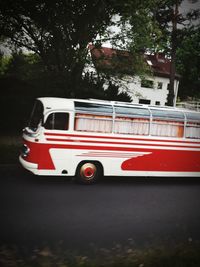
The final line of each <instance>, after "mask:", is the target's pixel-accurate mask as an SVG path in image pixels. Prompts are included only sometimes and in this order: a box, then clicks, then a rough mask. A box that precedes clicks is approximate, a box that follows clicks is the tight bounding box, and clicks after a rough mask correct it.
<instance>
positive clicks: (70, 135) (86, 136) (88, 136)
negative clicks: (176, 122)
mask: <svg viewBox="0 0 200 267" xmlns="http://www.w3.org/2000/svg"><path fill="white" fill-rule="evenodd" d="M44 134H45V135H47V136H63V137H82V138H97V139H119V140H136V141H154V142H174V143H186V144H187V143H194V144H200V142H199V141H197V142H196V141H191V140H185V139H181V140H180V139H179V140H174V139H173V140H169V139H156V137H155V139H152V138H151V139H149V138H148V137H149V136H148V135H147V136H146V137H147V138H137V137H136V138H134V137H132V138H131V137H117V136H109V135H108V136H94V135H81V134H62V133H44ZM166 138H169V137H166ZM170 138H171V137H170Z"/></svg>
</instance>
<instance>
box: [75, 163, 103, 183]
mask: <svg viewBox="0 0 200 267" xmlns="http://www.w3.org/2000/svg"><path fill="white" fill-rule="evenodd" d="M101 174H102V168H101V166H100V164H98V163H96V162H82V163H80V164H79V166H78V168H77V172H76V180H77V181H78V182H79V183H81V184H87V185H89V184H94V183H96V182H97V181H98V179H99V177H100V175H101Z"/></svg>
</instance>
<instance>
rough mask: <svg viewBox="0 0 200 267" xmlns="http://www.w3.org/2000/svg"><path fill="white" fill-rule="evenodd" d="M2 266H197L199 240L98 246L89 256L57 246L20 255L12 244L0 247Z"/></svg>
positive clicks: (199, 258)
mask: <svg viewBox="0 0 200 267" xmlns="http://www.w3.org/2000/svg"><path fill="white" fill-rule="evenodd" d="M0 266H2V267H25V266H26V267H36V266H37V267H80V266H82V267H97V266H101V267H199V266H200V246H199V244H184V245H183V244H179V245H175V246H173V247H169V246H161V247H151V248H146V249H134V248H133V247H121V246H119V245H118V246H116V247H114V248H112V249H110V250H107V249H100V250H98V251H95V253H93V256H92V257H89V256H85V255H73V254H70V253H69V252H67V251H64V250H63V249H61V247H57V248H54V249H50V248H49V247H44V248H42V249H35V250H34V251H33V252H32V254H31V255H29V256H28V257H27V256H23V257H22V255H20V254H19V251H18V250H17V249H16V248H12V249H11V248H9V249H8V248H6V247H2V248H1V249H0Z"/></svg>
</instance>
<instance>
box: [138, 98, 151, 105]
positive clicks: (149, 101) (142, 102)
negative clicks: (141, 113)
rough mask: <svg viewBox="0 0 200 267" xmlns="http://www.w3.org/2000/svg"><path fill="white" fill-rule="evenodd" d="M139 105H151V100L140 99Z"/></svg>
mask: <svg viewBox="0 0 200 267" xmlns="http://www.w3.org/2000/svg"><path fill="white" fill-rule="evenodd" d="M139 104H147V105H150V104H151V100H148V99H139Z"/></svg>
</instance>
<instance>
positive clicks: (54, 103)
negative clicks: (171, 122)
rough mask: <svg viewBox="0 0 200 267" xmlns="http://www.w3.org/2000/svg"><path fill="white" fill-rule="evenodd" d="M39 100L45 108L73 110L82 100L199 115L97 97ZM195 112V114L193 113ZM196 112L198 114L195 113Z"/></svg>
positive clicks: (187, 111)
mask: <svg viewBox="0 0 200 267" xmlns="http://www.w3.org/2000/svg"><path fill="white" fill-rule="evenodd" d="M37 99H38V100H40V101H41V102H42V103H43V105H44V109H45V110H46V109H47V110H50V109H52V110H64V109H65V110H66V109H67V110H75V102H77V103H78V102H79V103H80V102H82V103H91V104H103V105H110V106H113V105H115V106H124V107H129V108H131V107H135V108H136V107H138V108H144V109H151V110H154V109H155V110H162V111H164V110H166V111H174V112H180V113H190V114H194V116H195V117H196V116H199V114H200V113H199V112H196V111H193V110H187V109H183V108H182V109H181V108H176V107H168V106H151V105H145V104H136V103H129V102H118V101H108V100H99V99H73V98H59V97H40V98H37ZM195 114H196V115H195ZM197 114H198V115H197Z"/></svg>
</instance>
